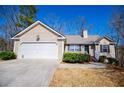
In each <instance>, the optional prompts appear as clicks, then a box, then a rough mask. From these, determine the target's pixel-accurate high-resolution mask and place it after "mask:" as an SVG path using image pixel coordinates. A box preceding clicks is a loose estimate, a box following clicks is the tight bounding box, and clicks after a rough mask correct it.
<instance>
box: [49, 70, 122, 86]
mask: <svg viewBox="0 0 124 93" xmlns="http://www.w3.org/2000/svg"><path fill="white" fill-rule="evenodd" d="M49 86H50V87H119V86H124V70H118V69H111V68H109V69H82V68H59V69H57V70H56V72H55V74H54V77H53V79H52V81H51V82H50V85H49Z"/></svg>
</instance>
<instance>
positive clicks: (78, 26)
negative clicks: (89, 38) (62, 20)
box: [70, 16, 93, 35]
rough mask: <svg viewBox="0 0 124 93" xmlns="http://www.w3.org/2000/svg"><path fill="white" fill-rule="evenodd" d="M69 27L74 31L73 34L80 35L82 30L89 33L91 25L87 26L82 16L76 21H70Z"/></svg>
mask: <svg viewBox="0 0 124 93" xmlns="http://www.w3.org/2000/svg"><path fill="white" fill-rule="evenodd" d="M70 24H71V27H72V28H74V29H75V34H79V35H82V31H83V30H88V31H90V30H91V29H92V28H93V25H88V24H87V21H86V19H85V18H84V17H83V16H78V17H77V18H76V19H74V20H73V21H71V23H70Z"/></svg>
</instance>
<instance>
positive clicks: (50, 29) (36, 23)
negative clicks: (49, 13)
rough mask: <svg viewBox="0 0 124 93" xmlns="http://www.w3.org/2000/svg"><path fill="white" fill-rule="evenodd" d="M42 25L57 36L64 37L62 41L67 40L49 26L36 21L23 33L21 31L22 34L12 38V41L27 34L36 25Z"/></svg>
mask: <svg viewBox="0 0 124 93" xmlns="http://www.w3.org/2000/svg"><path fill="white" fill-rule="evenodd" d="M38 24H40V25H42V26H44V27H45V28H47V29H48V30H49V31H51V32H53V33H55V34H56V35H58V36H60V37H62V39H65V36H64V35H62V34H60V33H58V32H57V31H55V30H53V29H52V28H50V27H49V26H47V25H46V24H44V23H42V22H41V21H36V22H35V23H33V24H32V25H30V26H28V27H27V28H26V29H24V30H23V31H21V32H20V33H18V34H17V35H15V36H14V37H12V39H18V36H20V35H23V34H24V33H25V32H27V31H29V30H30V29H32V28H33V27H34V26H36V25H38Z"/></svg>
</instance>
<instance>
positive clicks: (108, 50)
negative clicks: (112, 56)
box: [108, 45, 110, 53]
mask: <svg viewBox="0 0 124 93" xmlns="http://www.w3.org/2000/svg"><path fill="white" fill-rule="evenodd" d="M108 52H109V53H110V45H108Z"/></svg>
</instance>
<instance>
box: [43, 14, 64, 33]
mask: <svg viewBox="0 0 124 93" xmlns="http://www.w3.org/2000/svg"><path fill="white" fill-rule="evenodd" d="M44 21H45V23H46V24H48V25H49V26H50V27H51V28H53V29H54V30H56V31H57V32H60V33H62V34H64V31H65V25H66V23H65V22H64V21H63V20H62V19H60V17H58V16H57V15H55V14H48V15H47V16H46V17H45V18H44Z"/></svg>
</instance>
